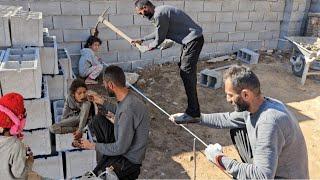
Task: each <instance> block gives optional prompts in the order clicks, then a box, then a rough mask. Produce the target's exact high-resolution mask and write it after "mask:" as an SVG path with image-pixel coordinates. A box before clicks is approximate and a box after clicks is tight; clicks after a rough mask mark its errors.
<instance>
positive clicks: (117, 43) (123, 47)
mask: <svg viewBox="0 0 320 180" xmlns="http://www.w3.org/2000/svg"><path fill="white" fill-rule="evenodd" d="M287 1H289V0H272V1H271V0H212V1H205V0H195V1H188V0H185V1H184V0H176V1H171V0H165V1H156V0H154V1H153V2H154V4H156V5H163V4H168V5H174V6H176V7H178V8H180V9H183V10H184V11H185V12H186V13H187V14H189V15H190V16H191V18H193V19H194V20H195V21H196V22H197V23H198V24H200V25H201V26H202V27H203V30H204V37H205V47H204V49H203V51H202V54H201V57H211V56H216V55H220V54H226V53H232V52H236V51H237V50H239V49H241V48H251V47H253V48H254V49H274V48H277V45H278V39H279V37H280V29H281V26H280V24H281V22H282V20H283V19H284V15H285V7H286V5H287V4H291V6H294V8H291V10H290V14H291V11H292V12H294V13H293V15H292V16H290V17H291V18H289V19H288V22H290V28H291V29H290V30H293V29H299V28H297V27H299V26H300V25H301V23H300V20H301V16H303V15H304V14H303V13H304V11H305V9H306V6H305V4H306V2H305V1H306V0H293V1H292V2H291V1H290V2H287ZM2 2H3V3H4V2H6V3H7V4H20V5H21V6H24V5H25V4H24V3H23V2H20V1H14V2H9V0H0V3H2ZM133 6H134V5H133V1H129V0H112V1H103V0H82V1H79V0H70V1H58V0H50V1H49V0H44V1H41V2H40V1H36V0H31V1H30V8H31V10H32V11H42V12H43V19H44V26H45V27H48V28H49V30H50V34H51V35H55V36H57V42H58V46H59V48H67V50H68V51H69V53H70V56H71V58H73V59H75V60H78V58H79V54H80V49H81V48H83V46H84V41H85V40H86V38H87V37H88V36H89V31H90V28H92V27H93V26H94V25H95V23H96V20H97V17H98V16H99V14H100V13H102V12H103V10H104V9H105V8H108V7H109V8H110V9H109V12H108V14H107V15H106V18H107V19H108V20H109V21H111V22H112V23H113V24H114V25H115V26H117V27H118V28H119V29H121V30H122V31H124V32H125V33H127V34H128V35H129V36H130V37H132V38H138V37H142V36H145V35H147V34H149V33H151V32H152V31H153V30H154V27H153V26H152V25H151V23H150V22H148V21H147V20H146V19H143V18H142V17H141V16H139V15H136V14H134V7H133ZM291 22H292V23H291ZM99 29H100V35H99V36H100V38H101V39H102V40H103V45H102V47H103V48H101V51H100V52H99V53H98V55H99V56H100V57H101V58H102V59H103V60H104V62H106V63H111V64H117V65H120V66H122V67H124V68H126V69H127V70H131V69H134V68H136V67H139V66H142V65H149V64H154V63H161V62H167V61H173V60H174V59H178V57H179V55H180V47H179V46H176V48H173V49H168V50H164V51H158V52H154V54H156V56H152V55H151V56H150V55H145V54H141V53H140V52H138V51H137V50H136V49H135V48H133V47H131V46H130V44H129V43H127V42H126V41H125V40H123V39H122V38H120V37H119V36H118V35H116V34H115V33H114V32H112V31H111V30H110V29H108V28H106V27H105V26H104V25H100V26H99ZM150 54H153V52H152V53H150Z"/></svg>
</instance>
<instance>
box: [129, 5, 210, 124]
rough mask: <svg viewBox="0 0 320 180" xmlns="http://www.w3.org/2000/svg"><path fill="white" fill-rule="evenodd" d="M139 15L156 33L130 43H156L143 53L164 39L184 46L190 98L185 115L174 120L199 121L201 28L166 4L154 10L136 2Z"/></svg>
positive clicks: (182, 65)
mask: <svg viewBox="0 0 320 180" xmlns="http://www.w3.org/2000/svg"><path fill="white" fill-rule="evenodd" d="M135 7H136V11H137V14H140V15H143V16H144V17H145V18H148V19H149V20H150V21H151V22H152V24H154V26H155V27H156V30H155V31H154V32H153V33H152V34H150V35H147V36H145V37H143V38H142V39H137V40H133V41H132V42H131V43H132V44H133V45H135V44H140V45H141V44H142V43H143V42H144V41H148V40H153V41H152V42H151V43H150V44H148V45H147V46H142V48H141V50H142V51H144V52H146V51H151V50H154V49H155V48H157V47H158V46H159V45H160V44H161V43H162V42H163V41H164V40H165V39H171V40H173V41H175V42H176V43H178V44H181V45H182V46H183V48H182V52H181V56H180V62H179V67H180V76H181V78H182V81H183V84H184V88H185V91H186V94H187V98H188V107H187V109H186V111H185V113H184V114H182V115H181V116H177V117H175V118H176V120H181V121H185V120H187V121H189V122H190V121H192V120H195V121H196V120H198V119H199V118H200V106H199V102H198V96H197V62H198V59H199V55H200V52H201V50H202V47H203V43H204V38H203V35H202V28H201V27H200V26H199V25H197V24H196V23H195V22H194V21H193V20H192V19H191V18H190V17H189V16H188V15H187V14H186V13H185V12H183V11H182V10H180V9H177V8H175V7H173V6H168V5H163V6H157V7H155V6H154V5H153V4H152V3H151V2H150V1H148V0H137V1H136V2H135Z"/></svg>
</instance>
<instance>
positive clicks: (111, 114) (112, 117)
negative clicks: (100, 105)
mask: <svg viewBox="0 0 320 180" xmlns="http://www.w3.org/2000/svg"><path fill="white" fill-rule="evenodd" d="M106 118H107V119H108V120H110V121H111V123H112V124H114V120H115V115H114V113H112V112H110V111H108V113H107V114H106Z"/></svg>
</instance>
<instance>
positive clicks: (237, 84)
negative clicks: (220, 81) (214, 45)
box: [224, 65, 261, 95]
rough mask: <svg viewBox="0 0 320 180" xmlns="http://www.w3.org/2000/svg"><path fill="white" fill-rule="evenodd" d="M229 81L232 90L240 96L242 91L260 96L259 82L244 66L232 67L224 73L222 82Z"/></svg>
mask: <svg viewBox="0 0 320 180" xmlns="http://www.w3.org/2000/svg"><path fill="white" fill-rule="evenodd" d="M227 79H230V80H231V82H232V86H233V88H234V90H235V91H236V92H237V93H238V94H240V92H241V91H242V90H243V89H250V90H251V91H252V92H254V93H255V94H256V95H260V94H261V90H260V81H259V79H258V77H257V75H256V74H254V73H253V71H252V70H251V69H250V68H249V67H246V66H239V65H234V66H231V67H230V68H229V69H228V70H227V71H226V72H225V73H224V80H227Z"/></svg>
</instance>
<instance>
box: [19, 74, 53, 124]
mask: <svg viewBox="0 0 320 180" xmlns="http://www.w3.org/2000/svg"><path fill="white" fill-rule="evenodd" d="M24 105H25V108H26V111H27V114H28V120H27V122H26V126H25V128H24V129H25V130H31V129H38V128H47V127H49V126H51V125H52V116H51V106H50V99H49V91H48V82H47V80H46V79H44V80H43V84H42V96H41V98H39V99H29V100H24Z"/></svg>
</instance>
